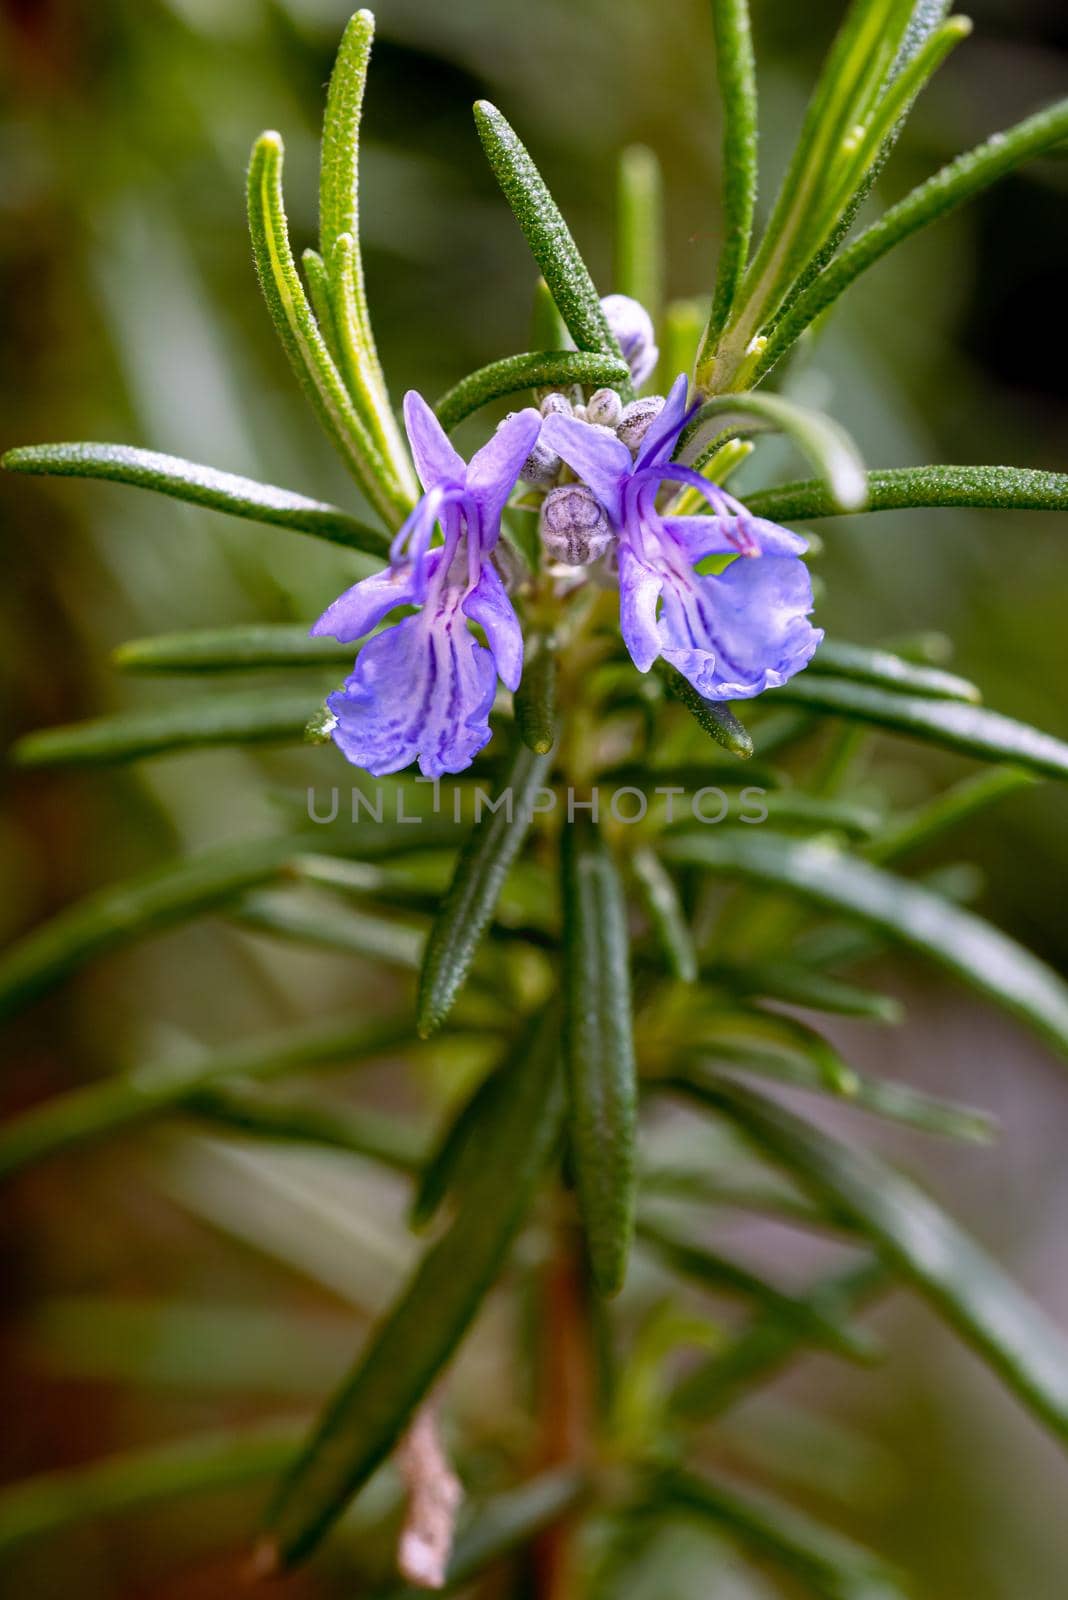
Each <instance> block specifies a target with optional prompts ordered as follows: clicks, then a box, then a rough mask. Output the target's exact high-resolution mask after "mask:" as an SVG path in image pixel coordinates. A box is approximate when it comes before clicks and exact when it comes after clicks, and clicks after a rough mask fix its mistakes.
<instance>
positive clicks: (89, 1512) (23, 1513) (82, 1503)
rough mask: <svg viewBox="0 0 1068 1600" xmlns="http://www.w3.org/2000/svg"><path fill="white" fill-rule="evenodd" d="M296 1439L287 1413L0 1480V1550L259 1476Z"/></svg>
mask: <svg viewBox="0 0 1068 1600" xmlns="http://www.w3.org/2000/svg"><path fill="white" fill-rule="evenodd" d="M299 1438H300V1429H299V1426H297V1425H295V1424H294V1423H293V1422H291V1421H289V1420H286V1421H283V1422H279V1421H277V1420H272V1421H270V1422H258V1423H255V1424H254V1425H252V1426H248V1425H246V1426H244V1427H241V1428H226V1429H219V1430H217V1431H214V1432H212V1433H203V1434H195V1435H193V1436H192V1437H191V1438H186V1439H179V1440H176V1441H173V1442H170V1443H167V1444H162V1445H152V1446H149V1447H148V1448H146V1449H143V1450H130V1451H126V1452H123V1453H122V1454H121V1455H113V1456H105V1457H104V1458H103V1459H102V1460H98V1461H92V1462H90V1463H89V1464H88V1465H87V1466H79V1467H69V1468H67V1469H66V1470H65V1471H62V1472H46V1473H42V1474H41V1475H40V1476H39V1477H34V1478H24V1479H23V1480H22V1482H21V1483H12V1484H8V1485H5V1486H4V1488H3V1489H0V1551H4V1550H11V1549H14V1548H15V1547H16V1546H17V1545H20V1544H22V1543H23V1541H24V1540H26V1539H36V1538H43V1537H45V1536H46V1535H56V1534H59V1533H61V1532H62V1530H63V1529H64V1528H67V1527H70V1526H72V1525H76V1524H77V1523H80V1522H87V1521H92V1520H94V1519H96V1518H98V1517H107V1516H119V1515H126V1514H127V1513H128V1512H131V1511H139V1510H142V1509H143V1508H145V1507H148V1506H154V1505H159V1504H161V1503H163V1502H165V1501H168V1500H174V1499H178V1498H179V1497H181V1496H184V1495H198V1494H213V1493H215V1492H217V1491H218V1490H221V1489H235V1488H240V1487H241V1486H242V1485H244V1484H248V1483H259V1482H260V1481H261V1480H262V1479H264V1478H270V1477H273V1476H274V1475H275V1473H277V1472H279V1471H280V1470H281V1469H282V1468H283V1467H284V1466H286V1465H287V1464H288V1462H290V1461H291V1460H292V1459H293V1454H294V1451H295V1450H296V1448H297V1444H298V1441H299Z"/></svg>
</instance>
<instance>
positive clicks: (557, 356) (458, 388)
mask: <svg viewBox="0 0 1068 1600" xmlns="http://www.w3.org/2000/svg"><path fill="white" fill-rule="evenodd" d="M629 382H630V372H629V369H628V367H627V363H626V362H625V361H624V360H623V359H622V357H616V356H606V355H601V354H597V353H590V352H589V351H585V350H532V351H528V352H527V353H526V354H524V355H518V356H505V357H504V359H503V361H494V362H491V364H490V365H489V366H488V367H480V368H479V370H478V371H477V372H472V373H471V374H470V375H469V376H468V377H466V378H462V379H461V381H460V382H459V383H458V384H456V385H455V386H454V387H453V388H452V389H450V390H449V392H448V394H445V395H442V397H441V399H440V400H439V401H438V403H437V406H436V407H435V410H436V411H437V414H438V421H439V422H440V423H441V426H442V427H443V428H444V429H445V431H446V433H451V432H452V430H453V428H455V427H457V426H458V424H459V423H461V422H462V421H463V420H464V418H465V417H469V416H470V415H471V413H472V412H473V411H477V410H478V409H479V407H480V406H488V405H489V404H490V402H491V401H492V400H500V399H503V397H504V396H505V395H509V394H519V393H521V392H522V391H523V390H524V389H566V388H568V387H570V385H571V384H583V385H585V386H586V387H587V388H595V389H599V388H607V389H623V388H625V387H626V385H627V384H628V383H629Z"/></svg>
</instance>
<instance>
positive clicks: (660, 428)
mask: <svg viewBox="0 0 1068 1600" xmlns="http://www.w3.org/2000/svg"><path fill="white" fill-rule="evenodd" d="M689 392H690V380H689V378H688V377H687V376H686V374H685V372H680V373H679V375H678V377H677V378H676V379H675V382H674V383H673V384H672V385H671V391H670V393H669V394H668V397H667V399H666V400H665V402H664V408H663V410H662V411H661V412H660V414H659V416H656V417H654V418H653V420H652V422H651V423H650V424H649V427H648V430H647V431H646V435H645V438H644V439H643V440H642V447H641V449H640V450H639V451H638V459H637V460H636V461H635V463H634V467H635V471H638V470H639V469H640V468H642V467H648V466H652V465H653V464H654V463H655V462H658V461H668V460H670V458H671V452H672V451H673V450H674V448H675V441H676V439H677V438H678V436H679V433H680V431H681V429H682V426H683V424H684V423H685V421H686V409H687V407H686V399H687V396H688V394H689Z"/></svg>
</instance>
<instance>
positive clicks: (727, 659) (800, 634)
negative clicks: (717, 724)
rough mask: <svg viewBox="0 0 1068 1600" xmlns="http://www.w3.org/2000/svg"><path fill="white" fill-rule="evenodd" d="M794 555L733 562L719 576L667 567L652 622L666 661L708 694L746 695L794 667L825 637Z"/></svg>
mask: <svg viewBox="0 0 1068 1600" xmlns="http://www.w3.org/2000/svg"><path fill="white" fill-rule="evenodd" d="M811 609H812V584H811V582H810V580H809V575H808V570H807V568H806V567H805V564H804V562H802V561H799V560H798V559H797V557H796V556H762V557H760V558H758V559H756V560H750V561H747V560H744V559H743V560H738V561H735V562H732V564H731V565H730V566H729V567H728V568H727V570H726V572H724V573H722V574H721V575H720V576H718V577H704V578H702V577H698V575H697V574H696V573H693V572H691V573H689V574H688V575H684V574H680V573H679V572H677V571H673V572H672V573H671V574H670V576H668V577H666V578H665V582H664V603H663V608H662V611H661V615H660V619H659V623H658V627H659V632H660V637H661V640H662V643H663V655H664V659H665V660H666V661H669V662H670V663H671V664H672V666H674V667H676V668H677V669H678V671H679V672H681V673H682V674H683V676H684V677H686V678H688V679H689V680H690V682H691V683H692V684H693V686H694V688H695V689H696V690H697V692H698V694H701V695H703V696H704V697H705V699H707V700H745V699H749V698H751V697H752V696H753V695H757V694H762V693H763V692H764V690H765V689H774V688H777V687H778V686H779V685H780V684H783V683H785V682H786V680H787V679H788V678H790V677H792V676H793V674H794V673H795V672H799V671H800V670H801V668H802V667H804V666H805V665H806V664H807V663H808V662H809V661H810V660H811V658H812V656H813V655H814V654H815V651H816V647H817V645H818V644H819V642H820V640H821V639H822V638H823V631H822V629H820V628H813V627H812V625H811V623H810V622H809V621H808V613H809V612H810V611H811Z"/></svg>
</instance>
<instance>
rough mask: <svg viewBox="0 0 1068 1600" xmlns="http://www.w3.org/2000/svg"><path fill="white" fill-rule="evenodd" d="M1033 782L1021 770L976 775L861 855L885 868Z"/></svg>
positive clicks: (870, 844) (894, 826) (888, 831)
mask: <svg viewBox="0 0 1068 1600" xmlns="http://www.w3.org/2000/svg"><path fill="white" fill-rule="evenodd" d="M1037 782H1038V779H1037V778H1036V777H1035V775H1034V773H1031V772H1025V771H1024V770H1023V768H1022V767H994V768H992V769H990V770H988V771H985V772H977V773H976V774H975V775H974V776H973V777H971V778H965V779H964V780H963V782H961V783H958V784H954V786H953V787H952V788H951V789H946V790H945V791H944V792H943V793H942V794H939V795H936V796H935V797H934V799H933V800H929V801H928V802H927V804H926V805H922V806H918V807H917V808H916V810H915V811H913V812H911V813H910V814H909V815H908V816H906V817H903V818H902V819H901V820H900V821H897V822H894V823H892V824H891V825H890V826H889V827H888V828H887V829H886V831H885V832H884V833H881V834H879V835H878V837H877V838H875V839H871V840H869V842H868V844H867V845H866V846H865V848H864V854H865V856H866V857H867V858H868V860H869V861H874V862H875V863H876V865H878V866H885V865H886V864H887V863H888V862H890V861H897V860H899V859H900V858H901V857H902V856H904V855H908V854H909V853H910V852H911V851H913V850H918V849H920V848H921V847H922V846H923V845H926V844H929V843H930V842H931V840H932V839H937V838H938V837H939V835H940V834H943V833H946V832H948V831H949V829H951V828H956V827H958V826H959V824H960V823H962V822H964V821H966V820H967V818H968V817H972V816H975V814H976V813H977V812H979V811H983V810H985V809H986V807H987V806H990V805H994V804H995V803H996V802H997V801H998V800H1003V799H1004V798H1005V797H1006V796H1008V795H1010V794H1018V793H1019V791H1020V790H1021V789H1030V788H1032V787H1033V785H1034V784H1036V783H1037Z"/></svg>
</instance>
